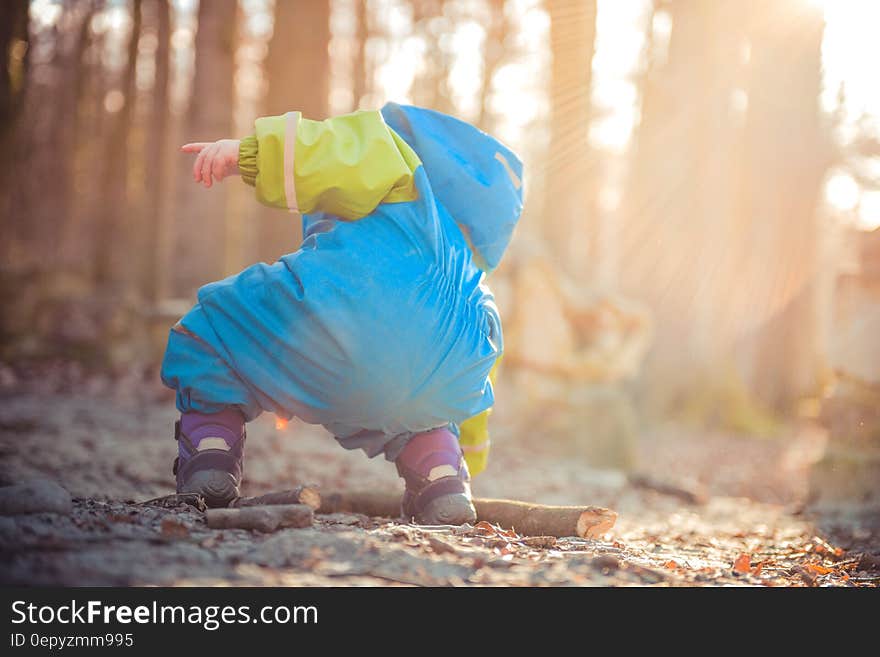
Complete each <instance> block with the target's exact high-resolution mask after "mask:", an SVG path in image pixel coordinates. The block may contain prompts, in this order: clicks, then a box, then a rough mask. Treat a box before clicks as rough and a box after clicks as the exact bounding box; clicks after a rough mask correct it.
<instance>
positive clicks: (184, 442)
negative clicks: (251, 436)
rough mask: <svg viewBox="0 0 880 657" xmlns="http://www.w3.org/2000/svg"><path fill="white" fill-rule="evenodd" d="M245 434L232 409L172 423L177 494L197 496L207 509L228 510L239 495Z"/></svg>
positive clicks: (185, 416)
mask: <svg viewBox="0 0 880 657" xmlns="http://www.w3.org/2000/svg"><path fill="white" fill-rule="evenodd" d="M245 437H246V433H245V428H244V416H243V415H242V414H241V413H240V412H239V411H237V410H235V409H226V410H224V411H221V412H219V413H210V414H208V413H196V412H193V411H189V412H187V413H182V414H181V416H180V420H178V421H177V422H175V423H174V438H175V440H177V451H178V456H177V458H176V459H174V474H175V475H176V476H177V492H178V493H198V494H199V495H201V496H202V497H204V498H205V504H207V505H208V506H209V507H225V506H229V503H230V502H232V500H234V499H236V498H237V497H240V495H241V476H242V466H243V463H244V441H245Z"/></svg>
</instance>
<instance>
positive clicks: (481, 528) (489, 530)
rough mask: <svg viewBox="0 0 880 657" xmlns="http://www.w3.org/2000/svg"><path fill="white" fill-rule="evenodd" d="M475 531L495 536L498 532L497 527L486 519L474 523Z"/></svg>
mask: <svg viewBox="0 0 880 657" xmlns="http://www.w3.org/2000/svg"><path fill="white" fill-rule="evenodd" d="M474 531H478V532H480V533H481V534H483V535H485V536H494V535H495V533H496V532H495V528H494V527H493V526H492V525H490V524H489V523H488V522H486V521H485V520H480V522H478V523H477V524H476V525H474Z"/></svg>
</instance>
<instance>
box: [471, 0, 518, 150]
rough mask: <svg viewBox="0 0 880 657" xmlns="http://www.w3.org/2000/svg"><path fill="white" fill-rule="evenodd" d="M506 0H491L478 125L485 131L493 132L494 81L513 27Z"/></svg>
mask: <svg viewBox="0 0 880 657" xmlns="http://www.w3.org/2000/svg"><path fill="white" fill-rule="evenodd" d="M506 5H507V2H506V0H489V16H490V19H489V25H488V27H487V30H486V45H485V47H484V49H483V79H482V81H481V83H480V113H479V116H478V117H477V127H479V128H480V129H481V130H484V131H485V132H488V133H491V132H493V128H494V123H495V116H494V115H493V112H492V109H491V107H490V105H491V101H492V81H493V80H494V79H495V73H496V72H497V71H498V69H499V68H500V67H501V65H502V64H503V63H504V60H505V53H506V52H507V51H506V48H505V43H506V41H507V36H508V34H509V33H510V31H511V29H512V27H511V25H510V21H509V20H508V19H507V16H506V15H505V13H504V8H505V6H506Z"/></svg>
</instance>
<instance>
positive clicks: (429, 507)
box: [416, 493, 477, 525]
mask: <svg viewBox="0 0 880 657" xmlns="http://www.w3.org/2000/svg"><path fill="white" fill-rule="evenodd" d="M476 521H477V511H476V509H475V508H474V504H473V502H472V501H471V499H470V497H468V496H467V495H465V494H463V493H450V494H448V495H440V496H439V497H437V498H436V499H433V500H431V501H430V502H428V503H427V504H426V505H425V508H424V509H422V512H421V513H419V514H418V515H417V516H416V522H418V523H419V524H422V525H464V524H469V525H473V524H474V523H475V522H476Z"/></svg>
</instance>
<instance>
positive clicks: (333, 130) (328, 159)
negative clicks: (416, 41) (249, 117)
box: [239, 111, 421, 220]
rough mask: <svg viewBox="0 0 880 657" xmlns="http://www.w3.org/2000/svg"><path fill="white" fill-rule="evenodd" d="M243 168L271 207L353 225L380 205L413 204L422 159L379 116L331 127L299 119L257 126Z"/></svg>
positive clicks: (348, 118) (242, 156)
mask: <svg viewBox="0 0 880 657" xmlns="http://www.w3.org/2000/svg"><path fill="white" fill-rule="evenodd" d="M255 127H256V134H255V135H254V136H252V137H248V138H245V139H243V140H242V142H241V148H240V151H239V168H240V169H241V173H242V178H243V179H244V180H245V182H248V183H250V184H252V185H254V186H255V187H256V190H257V199H258V200H259V201H260V202H261V203H264V204H265V205H269V206H273V207H276V208H286V209H289V210H291V211H294V212H300V213H302V214H307V213H311V212H326V213H329V214H332V215H335V216H337V217H339V218H341V219H346V220H354V219H360V218H361V217H364V216H366V215H368V214H370V212H372V211H373V210H374V209H375V208H376V206H377V205H379V204H380V203H396V202H403V201H412V200H414V199H415V198H416V197H417V195H418V192H417V190H416V186H415V182H414V180H413V173H414V172H415V170H416V168H417V167H418V166H419V164H421V162H420V161H419V158H418V156H417V155H416V154H415V152H414V151H413V150H412V148H410V147H409V145H407V143H406V142H404V141H403V140H402V139H401V138H400V137H399V136H398V135H397V134H396V133H395V132H394V131H393V130H391V128H389V127H388V126H387V125H386V124H385V121H384V120H383V118H382V115H381V113H379V112H378V111H361V112H355V113H353V114H346V115H343V116H338V117H334V118H331V119H327V120H325V121H312V120H310V119H304V118H302V114H301V113H300V112H288V113H287V114H284V115H282V116H269V117H264V118H260V119H257V121H256V124H255Z"/></svg>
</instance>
